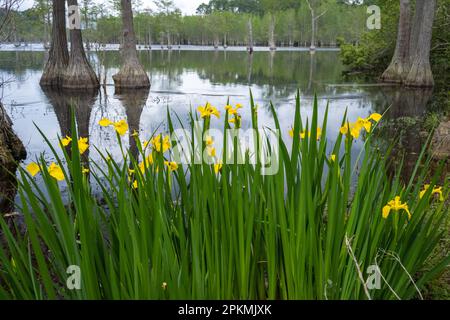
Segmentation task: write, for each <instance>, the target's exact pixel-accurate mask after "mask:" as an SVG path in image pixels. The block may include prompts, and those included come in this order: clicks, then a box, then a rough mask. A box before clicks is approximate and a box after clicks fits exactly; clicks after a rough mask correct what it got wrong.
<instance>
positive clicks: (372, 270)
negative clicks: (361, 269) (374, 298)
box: [366, 265, 381, 290]
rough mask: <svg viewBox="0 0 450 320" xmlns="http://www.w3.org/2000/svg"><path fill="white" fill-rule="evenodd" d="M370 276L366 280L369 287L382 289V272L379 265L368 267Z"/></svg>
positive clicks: (370, 288)
mask: <svg viewBox="0 0 450 320" xmlns="http://www.w3.org/2000/svg"><path fill="white" fill-rule="evenodd" d="M367 274H368V275H369V277H368V278H367V281H366V286H367V289H369V290H380V289H381V272H380V268H379V267H378V266H377V265H371V266H369V267H368V268H367Z"/></svg>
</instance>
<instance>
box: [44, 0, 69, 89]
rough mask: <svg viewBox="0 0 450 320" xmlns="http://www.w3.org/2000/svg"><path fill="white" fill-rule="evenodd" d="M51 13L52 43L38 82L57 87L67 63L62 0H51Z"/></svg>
mask: <svg viewBox="0 0 450 320" xmlns="http://www.w3.org/2000/svg"><path fill="white" fill-rule="evenodd" d="M52 15H53V22H52V43H51V46H50V52H49V58H48V60H47V63H46V64H45V67H44V71H43V73H42V77H41V80H40V84H41V86H51V87H57V86H60V85H61V83H62V78H63V73H64V71H65V69H66V68H67V65H68V64H69V51H68V49H67V36H66V7H65V3H64V1H53V13H52Z"/></svg>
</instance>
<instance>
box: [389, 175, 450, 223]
mask: <svg viewBox="0 0 450 320" xmlns="http://www.w3.org/2000/svg"><path fill="white" fill-rule="evenodd" d="M429 189H430V185H429V184H426V185H425V186H424V187H423V190H422V191H420V193H419V198H420V199H422V198H423V196H424V195H425V193H427V191H428V190H429ZM431 194H432V195H434V194H436V195H439V200H440V201H444V195H443V192H442V187H438V186H436V187H434V188H433V189H432V191H431ZM400 210H404V211H405V212H406V213H407V214H408V220H410V219H411V217H412V215H411V213H410V212H409V207H408V204H407V203H402V201H401V200H400V197H398V196H397V197H395V198H394V199H393V200H391V201H389V202H388V203H387V205H385V206H384V207H383V218H384V219H387V218H388V217H389V214H390V212H391V211H400Z"/></svg>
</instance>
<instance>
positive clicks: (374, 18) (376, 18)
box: [366, 5, 381, 30]
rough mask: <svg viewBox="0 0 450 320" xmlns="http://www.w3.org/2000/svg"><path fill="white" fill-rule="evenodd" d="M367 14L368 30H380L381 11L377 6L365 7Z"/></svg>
mask: <svg viewBox="0 0 450 320" xmlns="http://www.w3.org/2000/svg"><path fill="white" fill-rule="evenodd" d="M367 14H370V17H369V18H367V22H366V26H367V29H369V30H380V29H381V9H380V7H379V6H376V5H372V6H369V7H367Z"/></svg>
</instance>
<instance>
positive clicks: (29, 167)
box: [26, 162, 41, 177]
mask: <svg viewBox="0 0 450 320" xmlns="http://www.w3.org/2000/svg"><path fill="white" fill-rule="evenodd" d="M26 170H27V171H28V172H29V173H30V174H31V176H32V177H34V176H36V175H37V174H38V173H39V171H41V168H40V167H39V165H38V164H37V163H36V162H31V163H30V164H29V165H27V167H26Z"/></svg>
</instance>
